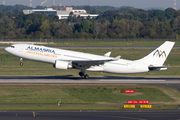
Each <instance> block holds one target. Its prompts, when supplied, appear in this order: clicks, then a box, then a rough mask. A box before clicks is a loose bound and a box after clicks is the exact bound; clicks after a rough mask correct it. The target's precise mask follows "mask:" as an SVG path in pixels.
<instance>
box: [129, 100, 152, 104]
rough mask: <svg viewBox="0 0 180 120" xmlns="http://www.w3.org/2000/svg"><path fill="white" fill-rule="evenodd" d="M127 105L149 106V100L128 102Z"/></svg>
mask: <svg viewBox="0 0 180 120" xmlns="http://www.w3.org/2000/svg"><path fill="white" fill-rule="evenodd" d="M127 104H149V100H128V101H127Z"/></svg>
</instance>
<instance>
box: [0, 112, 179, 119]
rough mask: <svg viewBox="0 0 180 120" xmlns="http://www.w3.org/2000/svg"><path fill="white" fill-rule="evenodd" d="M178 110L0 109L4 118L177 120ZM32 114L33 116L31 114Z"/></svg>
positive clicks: (0, 116)
mask: <svg viewBox="0 0 180 120" xmlns="http://www.w3.org/2000/svg"><path fill="white" fill-rule="evenodd" d="M179 113H180V110H159V111H156V110H153V111H149V110H148V111H145V110H143V111H138V110H136V111H128V110H125V111H122V110H121V111H94V110H93V111H80V110H79V111H34V114H33V111H0V119H1V120H4V119H7V120H31V119H34V120H119V119H120V120H154V119H158V120H178V119H180V114H179ZM33 115H34V116H33Z"/></svg>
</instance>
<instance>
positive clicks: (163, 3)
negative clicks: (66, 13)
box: [0, 0, 180, 9]
mask: <svg viewBox="0 0 180 120" xmlns="http://www.w3.org/2000/svg"><path fill="white" fill-rule="evenodd" d="M29 1H30V0H0V4H2V3H5V4H4V5H16V4H21V5H26V6H29ZM43 1H47V2H46V3H44V4H43V6H47V7H49V6H52V5H53V0H32V5H33V7H36V6H37V5H40V4H41V3H42V2H43ZM88 1H89V2H88ZM55 3H56V6H57V5H62V6H70V5H75V6H76V5H88V3H89V5H90V6H95V5H99V6H103V5H109V6H114V7H121V6H132V7H135V8H142V9H144V8H152V7H161V8H164V9H166V8H168V7H173V5H174V0H55ZM176 3H177V9H180V0H177V1H176Z"/></svg>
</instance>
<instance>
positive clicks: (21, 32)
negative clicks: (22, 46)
mask: <svg viewBox="0 0 180 120" xmlns="http://www.w3.org/2000/svg"><path fill="white" fill-rule="evenodd" d="M3 7H4V10H0V11H1V12H0V38H1V39H53V38H56V39H66V38H72V39H73V38H80V39H88V38H90V39H104V38H179V37H180V10H178V11H176V10H174V9H173V8H167V9H165V10H147V11H146V10H143V9H137V8H133V7H121V8H113V7H112V8H111V9H110V10H106V8H108V7H104V6H102V9H100V8H101V7H100V6H99V7H97V6H96V7H93V6H84V7H82V6H81V7H80V6H79V7H78V6H77V7H76V8H84V9H86V10H87V11H88V12H89V13H94V14H99V16H98V17H97V18H94V19H90V18H89V17H88V18H87V19H84V18H81V17H77V18H76V17H74V16H73V15H72V14H70V16H69V18H68V19H67V20H59V19H58V17H57V16H55V15H48V16H47V15H45V14H44V13H42V14H30V15H24V14H23V13H22V9H28V7H24V6H19V7H18V6H16V7H14V6H13V8H9V6H7V7H8V8H5V6H3ZM15 8H16V9H15ZM96 8H97V9H96ZM8 9H10V10H8Z"/></svg>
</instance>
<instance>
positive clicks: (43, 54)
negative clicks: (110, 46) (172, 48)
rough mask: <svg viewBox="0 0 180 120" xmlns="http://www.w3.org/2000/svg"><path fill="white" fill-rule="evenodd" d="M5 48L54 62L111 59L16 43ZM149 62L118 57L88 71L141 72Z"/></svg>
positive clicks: (146, 67)
mask: <svg viewBox="0 0 180 120" xmlns="http://www.w3.org/2000/svg"><path fill="white" fill-rule="evenodd" d="M5 50H6V51H7V52H8V53H10V54H12V55H14V56H17V57H20V58H24V59H29V60H33V61H40V62H46V63H51V64H55V62H56V60H65V61H74V60H103V59H113V58H112V57H106V56H101V55H94V54H88V53H82V52H75V51H70V50H62V49H57V48H50V47H45V46H37V45H28V44H16V45H14V48H13V47H7V48H5ZM149 65H150V64H147V63H140V62H138V61H131V60H124V59H119V60H117V61H110V62H105V63H104V64H102V65H98V66H91V67H90V68H88V69H86V70H88V71H102V72H110V73H142V72H148V71H149V69H148V66H149Z"/></svg>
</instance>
